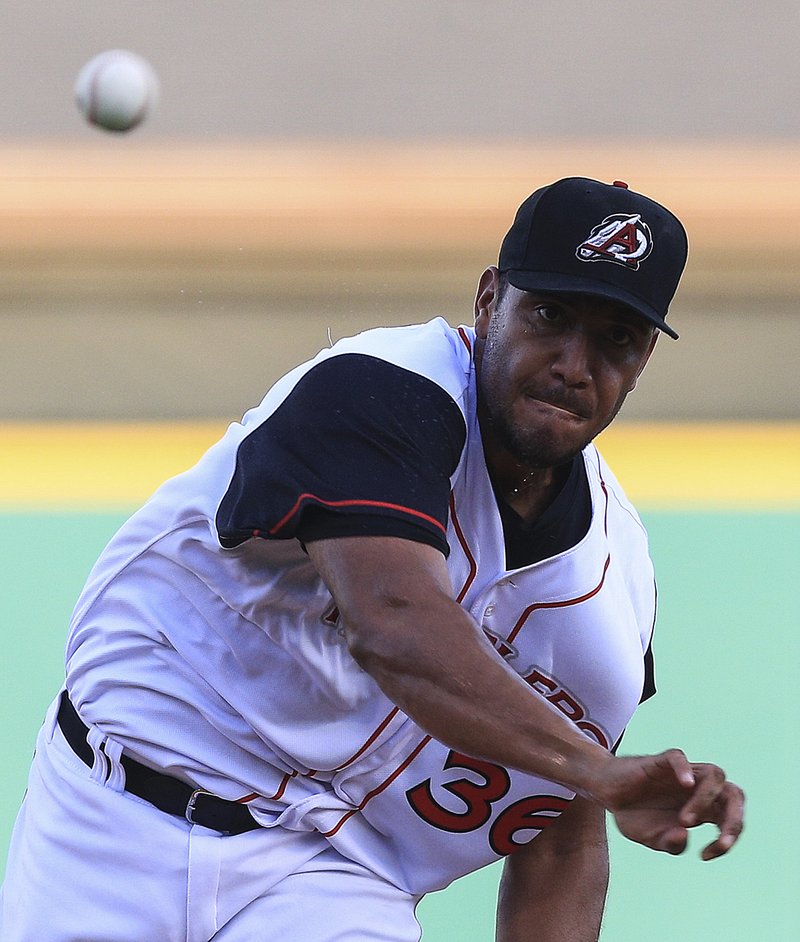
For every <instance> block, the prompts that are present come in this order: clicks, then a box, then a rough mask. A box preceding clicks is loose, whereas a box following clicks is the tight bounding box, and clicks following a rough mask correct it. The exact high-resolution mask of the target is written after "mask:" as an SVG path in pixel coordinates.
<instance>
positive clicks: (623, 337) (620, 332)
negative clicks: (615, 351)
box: [608, 324, 635, 347]
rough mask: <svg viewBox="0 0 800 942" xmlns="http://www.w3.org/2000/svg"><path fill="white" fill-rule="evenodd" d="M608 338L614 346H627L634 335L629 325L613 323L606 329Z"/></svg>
mask: <svg viewBox="0 0 800 942" xmlns="http://www.w3.org/2000/svg"><path fill="white" fill-rule="evenodd" d="M608 339H609V340H610V341H611V343H613V344H614V346H616V347H629V346H630V345H631V344H632V343H633V341H634V339H635V337H634V335H633V331H632V330H631V329H630V327H627V326H626V325H624V324H614V325H613V326H612V327H611V329H610V330H609V331H608Z"/></svg>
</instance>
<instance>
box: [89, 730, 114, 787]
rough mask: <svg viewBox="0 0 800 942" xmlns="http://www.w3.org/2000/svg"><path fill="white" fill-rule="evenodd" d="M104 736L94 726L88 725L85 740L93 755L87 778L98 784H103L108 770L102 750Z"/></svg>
mask: <svg viewBox="0 0 800 942" xmlns="http://www.w3.org/2000/svg"><path fill="white" fill-rule="evenodd" d="M105 738H106V737H105V736H104V735H103V733H101V732H100V730H99V729H98V728H97V727H96V726H90V727H89V731H88V733H87V734H86V742H87V743H89V745H90V746H91V749H92V756H93V757H94V761H93V762H92V769H91V771H90V772H89V778H90V779H91V780H92V781H93V782H98V783H99V784H100V785H105V783H106V779H107V778H108V771H109V770H108V762H107V760H106V757H105V755H104V754H103V751H102V747H103V743H104V741H105Z"/></svg>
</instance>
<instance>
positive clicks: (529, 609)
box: [500, 555, 611, 644]
mask: <svg viewBox="0 0 800 942" xmlns="http://www.w3.org/2000/svg"><path fill="white" fill-rule="evenodd" d="M610 565H611V556H610V555H609V556H606V561H605V563H604V564H603V574H602V575H601V576H600V581H599V582H598V583H597V585H596V586H595V587H594V588H593V589H591V590H590V591H589V592H587V593H586V594H585V595H581V596H579V597H578V598H575V599H565V600H563V601H561V602H534V603H533V605H529V606H528V607H527V608H526V609H525V611H524V612H523V613H522V614H521V615H520V617H519V620H518V621H517V623H516V625H514V627H513V628H512V629H511V631H510V632H509V635H508V638H506V639H505V640H506V642H507V643H509V644H510V643H511V642H512V641H513V640H514V638H516V636H517V635H518V634H519V630H520V628H522V626H523V625H524V624H525V622H526V621H527V620H528V618H529V617H530V616H531V615H532V614H533V613H534V612H535V611H537V610H538V609H541V608H567V607H568V606H570V605H580V603H581V602H585V601H586V600H587V599H590V598H591V597H592V596H593V595H597V593H598V592H599V591H600V590H601V589H602V588H603V583H604V582H605V581H606V573H607V572H608V567H609V566H610ZM500 640H501V642H502V641H503V639H502V638H501V639H500Z"/></svg>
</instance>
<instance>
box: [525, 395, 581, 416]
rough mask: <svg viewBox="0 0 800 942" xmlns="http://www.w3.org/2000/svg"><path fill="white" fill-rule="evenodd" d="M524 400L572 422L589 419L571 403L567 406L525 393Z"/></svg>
mask: <svg viewBox="0 0 800 942" xmlns="http://www.w3.org/2000/svg"><path fill="white" fill-rule="evenodd" d="M526 398H527V399H529V400H530V401H531V402H533V403H535V404H536V405H537V406H540V407H541V406H543V407H544V408H545V409H546V410H547V411H550V412H555V413H558V414H559V415H561V416H563V417H565V418H567V419H570V420H572V421H577V422H585V421H586V420H587V419H588V418H589V415H588V413H587V412H586V410H585V409H581V408H579V407H577V406H575V405H574V404H573V403H570V404H569V405H567V404H566V403H564V402H553V400H552V399H544V398H542V397H541V396H534V395H531V394H528V393H526Z"/></svg>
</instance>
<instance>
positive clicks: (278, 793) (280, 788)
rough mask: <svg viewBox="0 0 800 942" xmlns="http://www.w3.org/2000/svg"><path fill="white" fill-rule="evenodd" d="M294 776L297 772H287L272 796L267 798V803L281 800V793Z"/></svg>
mask: <svg viewBox="0 0 800 942" xmlns="http://www.w3.org/2000/svg"><path fill="white" fill-rule="evenodd" d="M295 775H297V772H287V773H286V775H284V776H283V779H282V780H281V783H280V785H279V786H278V790H277V791H276V792H275V794H274V795H269V796H268V797H267V801H277V800H278V799H279V798H282V797H283V793H284V792H285V791H286V786H287V785H288V784H289V781H290V780H291V779H293V778H294V777H295ZM265 797H266V796H265Z"/></svg>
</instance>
